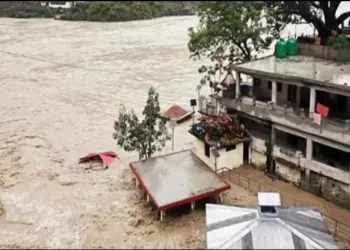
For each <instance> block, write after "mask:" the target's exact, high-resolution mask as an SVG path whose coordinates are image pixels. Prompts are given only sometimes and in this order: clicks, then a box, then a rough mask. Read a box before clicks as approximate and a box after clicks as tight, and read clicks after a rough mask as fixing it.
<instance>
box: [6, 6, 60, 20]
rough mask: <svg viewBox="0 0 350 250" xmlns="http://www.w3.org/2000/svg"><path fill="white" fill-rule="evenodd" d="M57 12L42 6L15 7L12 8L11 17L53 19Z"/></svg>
mask: <svg viewBox="0 0 350 250" xmlns="http://www.w3.org/2000/svg"><path fill="white" fill-rule="evenodd" d="M55 13H56V12H55V11H54V10H52V9H50V8H48V7H44V6H41V5H39V4H35V5H33V4H32V5H29V4H23V5H15V6H12V7H11V10H10V17H15V18H52V17H54V16H55Z"/></svg>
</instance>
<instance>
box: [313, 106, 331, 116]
mask: <svg viewBox="0 0 350 250" xmlns="http://www.w3.org/2000/svg"><path fill="white" fill-rule="evenodd" d="M316 111H317V113H319V114H321V115H323V116H328V112H329V108H328V107H326V106H323V105H322V104H320V103H317V106H316Z"/></svg>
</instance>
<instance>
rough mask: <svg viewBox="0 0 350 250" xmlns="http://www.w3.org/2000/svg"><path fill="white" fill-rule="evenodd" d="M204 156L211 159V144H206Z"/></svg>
mask: <svg viewBox="0 0 350 250" xmlns="http://www.w3.org/2000/svg"><path fill="white" fill-rule="evenodd" d="M204 154H205V156H207V157H209V158H210V146H209V144H206V143H204Z"/></svg>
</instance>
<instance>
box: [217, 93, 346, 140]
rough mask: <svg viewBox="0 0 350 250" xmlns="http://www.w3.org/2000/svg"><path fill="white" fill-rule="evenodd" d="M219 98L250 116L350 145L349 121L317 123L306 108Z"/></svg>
mask: <svg viewBox="0 0 350 250" xmlns="http://www.w3.org/2000/svg"><path fill="white" fill-rule="evenodd" d="M217 98H218V99H219V101H220V104H221V105H223V106H225V107H227V108H231V109H234V110H236V111H239V112H242V113H244V114H247V115H249V116H252V117H255V118H259V119H262V120H266V121H271V122H273V123H276V124H279V125H282V126H286V127H290V128H292V129H296V130H299V131H302V132H305V133H309V134H313V135H316V136H321V137H325V138H328V139H331V140H333V141H338V142H341V143H344V144H347V145H350V133H349V131H350V123H349V121H341V120H335V119H331V118H329V119H328V118H327V119H324V120H323V121H322V125H317V124H315V123H314V122H313V121H312V120H311V119H310V118H309V114H308V112H306V111H304V110H298V111H293V110H292V109H290V108H287V107H280V106H276V105H274V104H272V103H270V102H261V101H255V100H254V99H253V98H249V97H242V98H240V100H239V101H237V100H236V99H229V98H223V97H217Z"/></svg>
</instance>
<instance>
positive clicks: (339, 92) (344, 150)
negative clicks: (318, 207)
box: [216, 46, 350, 207]
mask: <svg viewBox="0 0 350 250" xmlns="http://www.w3.org/2000/svg"><path fill="white" fill-rule="evenodd" d="M322 47H323V46H318V47H317V48H322ZM299 51H302V52H303V54H304V55H298V56H290V57H288V58H284V59H278V58H275V57H274V56H269V57H265V58H262V59H258V60H255V61H251V62H248V63H243V64H238V65H234V66H233V70H234V71H235V72H236V73H235V74H236V76H235V78H236V81H234V83H233V86H230V87H228V88H226V89H225V90H224V91H223V93H222V95H221V96H216V98H218V100H219V102H220V103H221V105H223V106H224V107H226V110H227V112H229V113H230V112H233V113H238V114H239V115H240V118H241V122H243V123H244V125H245V127H246V128H247V129H248V131H249V132H250V134H251V135H252V138H253V140H252V142H251V144H250V151H249V159H250V163H251V164H253V165H255V166H256V167H258V168H260V169H265V167H266V166H268V167H267V170H268V171H269V172H271V173H273V174H276V175H279V176H280V177H282V178H283V179H285V180H288V181H290V182H293V183H295V184H296V185H297V186H300V187H301V188H302V189H304V190H308V191H310V192H312V193H314V194H316V195H319V196H322V197H324V198H326V199H328V200H331V201H334V202H336V203H339V204H342V205H345V206H348V207H350V172H349V170H350V99H349V97H350V63H345V62H342V63H340V62H336V61H332V60H327V59H324V58H325V57H327V55H328V54H329V55H328V57H331V53H330V52H329V53H328V52H327V53H326V52H324V51H323V54H322V53H319V54H322V55H319V56H315V55H312V56H310V55H307V53H309V52H310V49H305V48H303V49H299ZM338 54H339V51H338ZM334 56H338V57H339V56H340V55H334V54H333V57H334ZM320 57H323V58H320ZM340 57H341V56H340ZM343 61H344V60H343ZM242 79H243V81H245V80H247V79H248V81H249V82H250V84H244V85H245V86H244V87H243V86H242ZM317 103H319V104H322V105H324V106H327V107H329V114H328V116H327V117H325V118H323V119H322V124H321V125H318V124H316V123H314V121H313V117H314V113H316V110H315V109H316V105H317Z"/></svg>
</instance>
